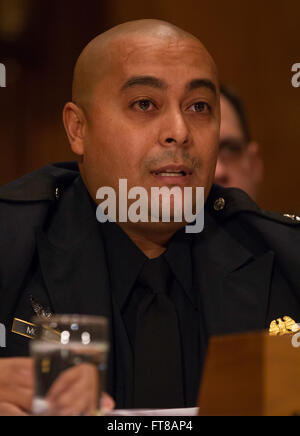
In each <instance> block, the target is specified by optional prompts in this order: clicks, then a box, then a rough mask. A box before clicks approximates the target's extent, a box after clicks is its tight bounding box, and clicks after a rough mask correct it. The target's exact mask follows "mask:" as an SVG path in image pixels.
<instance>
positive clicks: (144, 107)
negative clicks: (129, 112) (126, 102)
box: [131, 98, 156, 112]
mask: <svg viewBox="0 0 300 436" xmlns="http://www.w3.org/2000/svg"><path fill="white" fill-rule="evenodd" d="M131 106H132V107H133V108H134V109H137V110H138V111H141V112H150V111H152V110H154V109H155V108H156V106H155V105H154V103H153V102H152V101H151V100H149V99H147V98H143V99H140V100H137V101H135V102H134V103H133V104H132V105H131Z"/></svg>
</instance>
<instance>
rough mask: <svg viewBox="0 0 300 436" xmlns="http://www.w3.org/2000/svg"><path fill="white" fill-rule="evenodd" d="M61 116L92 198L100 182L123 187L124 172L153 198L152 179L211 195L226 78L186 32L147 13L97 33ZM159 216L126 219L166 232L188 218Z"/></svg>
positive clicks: (137, 228) (144, 229)
mask: <svg viewBox="0 0 300 436" xmlns="http://www.w3.org/2000/svg"><path fill="white" fill-rule="evenodd" d="M63 119H64V125H65V128H66V132H67V135H68V138H69V141H70V144H71V147H72V150H73V152H74V153H76V155H77V156H78V161H79V169H80V173H81V176H82V179H83V180H84V183H85V185H86V187H87V189H88V191H89V193H90V195H91V196H92V198H95V195H96V192H97V191H98V189H99V187H101V186H106V187H110V188H112V189H113V190H114V192H116V193H117V192H119V181H120V180H121V179H126V180H127V187H128V191H129V190H130V189H131V188H134V187H143V188H144V189H146V191H147V193H148V194H149V199H150V198H151V190H152V187H162V186H169V187H172V186H181V187H191V188H196V187H204V188H205V192H206V194H205V195H206V196H207V195H208V193H209V190H210V187H211V185H212V183H213V179H214V173H215V166H216V161H217V153H218V147H219V130H220V99H219V82H218V75H217V69H216V66H215V63H214V61H213V59H212V57H211V56H210V54H209V53H208V51H207V50H206V48H205V47H204V46H203V44H202V43H201V42H200V41H199V40H198V39H197V38H196V37H194V36H193V35H191V34H189V33H188V32H185V31H183V30H181V29H179V28H178V27H176V26H173V25H172V24H169V23H166V22H164V21H158V20H140V21H133V22H129V23H125V24H121V25H119V26H117V27H114V28H113V29H111V30H109V31H107V32H105V33H103V34H102V35H99V36H98V37H96V38H95V39H93V40H92V41H91V42H90V43H89V44H88V45H87V46H86V48H85V49H84V50H83V52H82V53H81V55H80V57H79V59H78V61H77V64H76V67H75V72H74V82H73V101H72V102H69V103H67V104H66V106H65V108H64V114H63ZM180 168H181V170H180V171H179V169H180ZM174 169H175V173H172V171H171V170H174ZM164 170H166V172H165V171H164ZM170 171H171V173H172V176H168V174H170ZM149 201H150V200H149ZM117 203H118V201H117ZM128 204H129V203H128ZM194 206H195V204H194ZM148 224H149V226H150V227H151V228H150V227H149V226H148ZM161 224H162V226H161V227H160V226H157V223H153V227H152V224H151V223H139V224H138V226H137V225H136V224H135V223H134V224H131V223H130V222H128V223H122V225H123V228H124V229H125V227H126V230H125V231H128V232H129V233H130V232H132V233H135V232H138V233H139V232H140V233H141V234H142V233H144V232H146V233H147V234H148V232H149V231H150V233H151V234H152V235H153V232H157V233H158V234H159V233H160V232H161V231H162V232H163V233H165V234H166V233H168V234H169V236H170V235H171V234H173V232H174V230H178V228H180V227H182V226H183V224H184V223H182V222H180V223H177V222H176V223H175V222H173V223H161ZM132 226H133V227H132ZM164 238H165V236H164Z"/></svg>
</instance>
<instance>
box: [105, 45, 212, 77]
mask: <svg viewBox="0 0 300 436" xmlns="http://www.w3.org/2000/svg"><path fill="white" fill-rule="evenodd" d="M109 71H110V73H111V74H113V76H114V77H115V78H118V79H119V80H121V81H122V80H126V79H128V77H130V76H131V75H153V76H158V77H159V78H166V77H167V78H169V80H170V79H171V78H172V79H173V80H175V79H176V80H180V78H181V77H182V78H184V79H187V77H186V76H188V75H190V78H194V77H198V76H199V75H201V77H202V78H206V79H211V80H213V81H214V82H215V83H216V82H217V73H216V68H215V65H214V62H213V60H212V58H211V57H210V55H209V54H208V52H207V51H206V50H205V48H204V47H203V46H202V45H201V44H200V42H198V41H197V40H196V39H195V40H193V39H191V38H162V39H160V38H149V37H135V38H134V37H128V38H124V39H120V40H118V41H116V42H114V43H113V44H112V45H111V50H110V56H109ZM183 75H184V76H183Z"/></svg>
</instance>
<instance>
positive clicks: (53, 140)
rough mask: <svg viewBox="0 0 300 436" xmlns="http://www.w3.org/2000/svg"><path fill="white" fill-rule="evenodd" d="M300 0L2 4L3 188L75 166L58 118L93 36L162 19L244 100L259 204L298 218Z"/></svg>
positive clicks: (12, 0) (16, 0) (9, 0)
mask: <svg viewBox="0 0 300 436" xmlns="http://www.w3.org/2000/svg"><path fill="white" fill-rule="evenodd" d="M299 17H300V1H299V0H251V1H250V0H226V1H225V0H209V1H207V0H185V1H176V2H175V1H174V0H151V1H148V2H145V1H144V2H143V1H141V0H97V1H96V0H85V1H82V0H0V62H2V63H4V64H5V65H6V69H7V88H0V150H1V155H0V156H1V160H0V185H1V184H4V183H6V182H9V181H10V180H13V179H14V178H16V177H19V176H21V175H23V174H25V173H26V172H29V171H31V170H33V169H35V168H38V167H40V166H42V165H44V164H47V163H50V162H53V161H60V160H68V159H70V158H71V159H72V158H73V156H72V154H71V152H70V151H69V146H68V142H67V139H66V136H65V134H64V130H63V126H62V122H61V111H62V108H63V105H64V103H65V102H66V101H67V100H69V99H70V96H71V79H72V69H73V66H74V63H75V61H76V58H77V57H78V55H79V53H80V51H81V50H82V49H83V47H84V46H85V45H86V44H87V42H88V41H89V40H90V39H92V38H93V37H94V36H96V35H97V34H99V33H101V32H103V31H105V30H107V29H109V28H110V27H112V26H114V25H116V24H119V23H121V22H124V21H128V20H133V19H138V18H160V19H164V20H167V21H170V22H172V23H174V24H176V25H178V26H180V27H182V28H184V29H186V30H188V31H190V32H191V33H194V34H195V35H196V36H198V37H199V38H200V39H201V40H202V41H203V42H204V43H205V44H206V45H207V47H208V49H209V50H210V52H211V53H212V55H213V56H214V58H215V60H216V62H217V65H218V66H219V72H220V77H221V80H222V82H224V83H226V84H227V85H230V86H231V87H233V88H234V89H235V90H236V91H237V92H239V93H240V95H241V96H242V98H243V100H244V102H245V105H246V107H247V112H248V116H249V121H250V126H251V130H252V133H253V136H254V137H255V138H256V139H257V140H258V141H259V142H260V144H261V146H262V154H263V158H264V161H265V181H264V184H263V186H262V188H261V192H260V196H259V203H260V205H261V206H263V207H264V208H268V209H273V210H278V211H282V212H290V213H292V212H297V211H298V212H300V197H299V160H300V88H297V89H295V88H293V87H292V86H291V78H292V75H293V74H292V72H291V67H292V65H293V64H294V63H298V62H300V30H299V28H300V22H299V19H300V18H299Z"/></svg>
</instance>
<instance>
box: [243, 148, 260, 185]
mask: <svg viewBox="0 0 300 436" xmlns="http://www.w3.org/2000/svg"><path fill="white" fill-rule="evenodd" d="M247 153H248V156H249V161H250V165H251V170H252V177H253V179H254V180H255V182H256V184H257V185H259V184H260V183H262V181H263V177H264V164H263V160H262V157H261V154H260V149H259V145H258V143H257V142H254V141H252V142H250V143H249V144H248V147H247Z"/></svg>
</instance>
